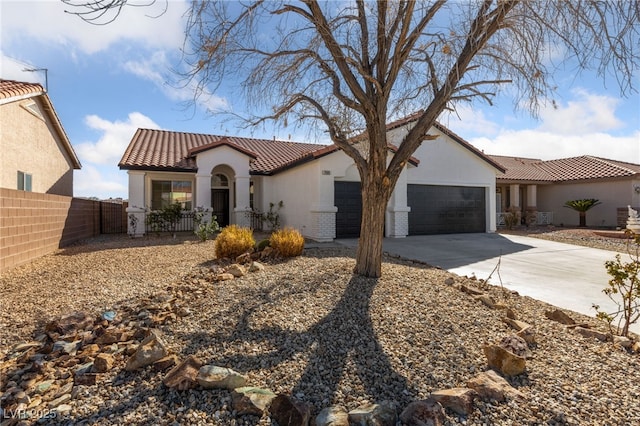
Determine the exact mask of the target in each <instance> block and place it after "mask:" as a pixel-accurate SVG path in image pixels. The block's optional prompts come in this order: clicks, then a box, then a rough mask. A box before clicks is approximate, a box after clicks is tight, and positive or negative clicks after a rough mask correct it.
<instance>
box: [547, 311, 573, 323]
mask: <svg viewBox="0 0 640 426" xmlns="http://www.w3.org/2000/svg"><path fill="white" fill-rule="evenodd" d="M544 315H545V316H546V317H547V318H549V319H550V320H552V321H556V322H559V323H560V324H564V325H573V324H575V323H576V322H575V321H574V319H573V318H571V317H570V316H569V315H567V314H565V313H564V312H563V311H561V310H560V309H554V310H552V311H545V312H544Z"/></svg>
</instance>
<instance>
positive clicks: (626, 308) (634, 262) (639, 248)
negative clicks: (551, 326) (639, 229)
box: [593, 230, 640, 337]
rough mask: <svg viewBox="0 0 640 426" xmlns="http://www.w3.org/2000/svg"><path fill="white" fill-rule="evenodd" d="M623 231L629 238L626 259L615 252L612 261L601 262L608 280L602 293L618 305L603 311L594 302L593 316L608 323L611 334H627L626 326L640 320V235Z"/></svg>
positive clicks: (627, 327) (627, 335) (626, 335)
mask: <svg viewBox="0 0 640 426" xmlns="http://www.w3.org/2000/svg"><path fill="white" fill-rule="evenodd" d="M625 234H626V236H627V237H628V238H629V240H628V245H627V253H628V254H629V262H623V261H622V259H621V257H620V255H619V254H617V255H616V257H615V260H608V261H606V262H605V263H604V265H605V267H606V268H607V274H609V275H610V276H611V279H610V280H609V282H608V285H609V286H608V287H605V288H604V289H603V290H602V292H603V293H604V294H606V295H607V296H608V297H609V299H611V300H612V301H613V302H614V303H615V304H616V305H617V306H618V310H617V311H616V312H612V313H608V312H604V311H601V310H600V306H598V305H596V304H593V308H594V309H595V310H596V312H597V315H596V317H597V318H598V319H600V320H603V321H605V322H606V323H607V325H608V326H609V331H610V332H611V334H617V335H619V336H625V337H629V327H630V326H631V324H635V323H636V322H637V321H638V320H639V319H640V234H635V233H633V232H632V231H629V230H627V231H626V232H625ZM632 246H633V247H632ZM620 299H621V300H620ZM616 318H618V322H617V327H615V329H614V327H613V325H612V324H613V322H614V321H615V320H616Z"/></svg>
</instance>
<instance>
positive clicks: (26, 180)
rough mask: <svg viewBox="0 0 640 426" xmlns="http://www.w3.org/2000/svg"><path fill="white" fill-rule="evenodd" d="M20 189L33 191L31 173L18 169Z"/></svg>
mask: <svg viewBox="0 0 640 426" xmlns="http://www.w3.org/2000/svg"><path fill="white" fill-rule="evenodd" d="M18 190H20V191H27V192H31V174H30V173H25V172H21V171H18Z"/></svg>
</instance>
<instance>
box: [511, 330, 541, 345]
mask: <svg viewBox="0 0 640 426" xmlns="http://www.w3.org/2000/svg"><path fill="white" fill-rule="evenodd" d="M516 336H518V337H520V338H522V339H524V341H525V342H527V344H528V345H535V344H536V343H537V342H536V332H535V330H534V329H533V327H527V328H525V329H524V330H520V331H518V332H517V333H516Z"/></svg>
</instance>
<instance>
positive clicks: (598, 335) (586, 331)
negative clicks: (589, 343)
mask: <svg viewBox="0 0 640 426" xmlns="http://www.w3.org/2000/svg"><path fill="white" fill-rule="evenodd" d="M574 330H575V332H576V333H578V334H579V335H581V336H583V337H586V338H588V339H598V340H600V341H602V342H606V341H607V340H609V334H607V333H603V332H601V331H598V330H594V329H592V328H584V327H576V328H574Z"/></svg>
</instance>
